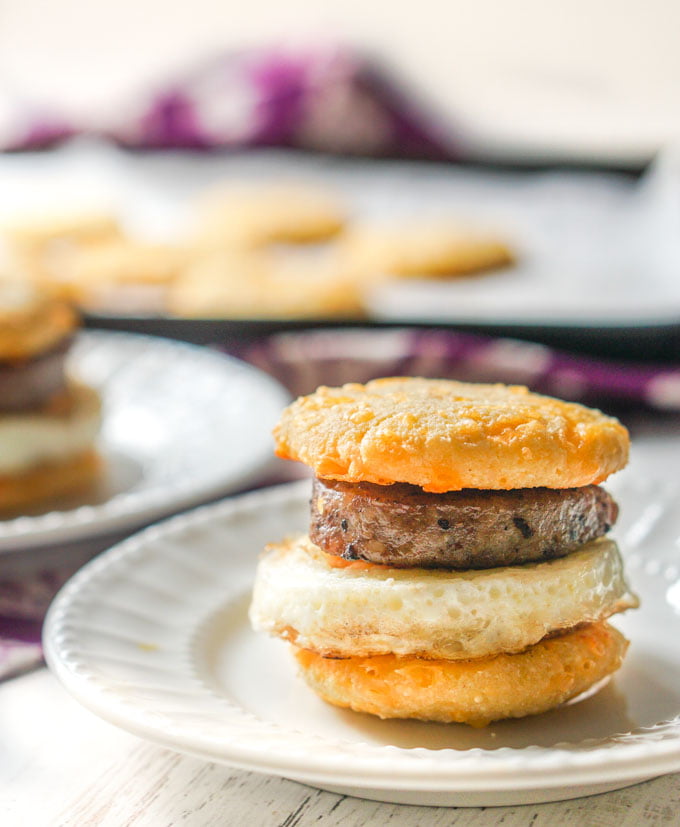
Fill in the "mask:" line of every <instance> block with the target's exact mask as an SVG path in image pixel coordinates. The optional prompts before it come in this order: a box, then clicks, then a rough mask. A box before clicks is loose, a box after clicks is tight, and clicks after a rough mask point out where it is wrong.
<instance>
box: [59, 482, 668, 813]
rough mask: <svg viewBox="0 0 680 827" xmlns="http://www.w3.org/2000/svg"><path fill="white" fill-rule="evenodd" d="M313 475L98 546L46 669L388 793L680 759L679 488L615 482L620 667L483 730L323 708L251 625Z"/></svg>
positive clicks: (204, 753)
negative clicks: (598, 684) (625, 606)
mask: <svg viewBox="0 0 680 827" xmlns="http://www.w3.org/2000/svg"><path fill="white" fill-rule="evenodd" d="M308 486H309V483H308V482H303V483H295V484H293V485H288V486H282V487H280V488H275V489H268V490H265V491H260V492H256V493H254V494H249V495H245V496H243V497H240V498H237V499H234V500H232V501H228V502H224V503H220V504H217V505H215V506H207V507H205V508H203V509H200V510H198V511H196V512H194V513H191V514H185V515H180V516H179V517H175V518H173V519H172V520H169V521H167V522H165V523H163V524H161V525H157V526H153V527H151V528H150V529H147V530H146V531H144V532H143V533H141V534H139V535H138V536H136V537H133V538H131V539H129V540H127V541H126V542H125V543H123V544H121V545H119V546H117V547H116V548H114V549H112V550H111V551H109V552H107V553H105V554H104V555H103V556H102V557H100V558H99V559H97V560H96V561H94V562H93V563H91V564H90V565H88V566H87V567H86V568H85V569H83V570H82V571H81V572H80V573H79V574H78V575H77V576H76V577H75V578H74V579H73V580H72V581H71V582H70V583H69V584H68V585H67V586H66V587H65V588H64V590H63V591H62V592H61V594H60V595H59V596H58V597H57V599H56V601H55V603H54V604H53V606H52V608H51V610H50V613H49V615H48V619H47V623H46V628H45V647H46V654H47V660H48V663H49V665H50V667H51V668H52V669H53V670H54V672H55V673H56V674H57V675H58V676H59V678H60V679H61V680H62V681H63V683H64V684H65V686H66V687H67V688H68V689H69V690H70V691H71V692H72V693H73V694H74V695H75V697H76V698H78V699H79V700H80V701H81V702H82V703H83V704H84V705H86V706H87V707H89V708H90V709H92V710H93V711H94V712H96V713H97V714H99V715H101V716H102V717H103V718H106V719H107V720H109V721H111V722H113V723H115V724H118V725H119V726H121V727H123V728H125V729H127V730H129V731H130V732H133V733H135V734H137V735H139V736H141V737H143V738H148V739H149V740H152V741H154V742H156V743H158V744H162V745H164V746H166V747H169V748H172V749H175V750H178V751H180V752H186V753H189V754H192V755H196V756H200V757H203V758H205V759H207V760H210V761H216V762H223V763H226V764H231V765H234V766H238V767H243V768H247V769H252V770H257V771H260V772H265V773H271V774H275V775H280V776H285V777H287V778H291V779H295V780H298V781H302V782H304V783H307V784H312V785H315V786H319V787H323V788H325V789H329V790H333V791H338V792H343V793H348V794H351V795H357V796H362V797H367V798H375V799H379V800H385V801H394V802H403V803H418V804H439V805H459V806H461V805H470V806H472V805H492V804H514V803H528V802H539V801H548V800H558V799H564V798H573V797H576V796H581V795H586V794H590V793H596V792H603V791H606V790H610V789H615V788H618V787H622V786H626V785H628V784H632V783H635V782H637V781H640V780H643V779H647V778H650V777H652V776H655V775H659V774H662V773H666V772H672V771H676V770H680V659H679V658H678V639H679V636H680V579H679V573H678V565H677V563H673V562H672V555H671V554H669V552H668V551H665V549H666V548H669V549H670V550H671V551H674V549H673V547H672V543H671V542H669V541H670V540H671V539H675V537H677V536H678V534H679V533H680V531H679V528H680V523H679V520H678V517H677V516H676V513H675V512H673V511H672V509H671V503H672V500H673V498H674V497H675V498H677V494H678V489H677V486H670V485H666V484H661V483H659V484H648V485H644V486H631V485H628V484H622V485H620V486H618V490H617V492H616V493H617V497H618V499H619V501H620V503H621V505H622V510H623V514H624V515H626V516H625V519H622V520H621V524H620V526H619V530H618V536H619V538H620V539H622V540H623V545H624V548H627V558H628V568H629V576H630V578H631V580H632V581H633V583H634V586H635V589H636V590H637V591H638V592H639V594H640V596H641V598H642V601H643V604H642V605H643V608H642V609H641V610H640V611H637V612H635V613H629V615H627V616H626V617H623V618H621V619H620V620H619V621H617V625H619V626H620V627H621V628H622V629H623V631H624V632H625V633H626V634H627V635H628V637H629V638H630V639H631V642H632V645H631V649H630V652H629V655H628V657H627V660H626V662H625V665H624V667H623V669H622V670H621V672H620V673H619V674H618V675H617V677H616V678H615V680H613V681H612V682H611V683H610V684H609V685H608V686H606V687H605V688H604V689H603V690H601V691H600V692H599V694H597V695H594V696H592V697H590V698H588V699H586V700H583V701H581V702H580V703H578V704H573V705H571V706H567V707H565V708H563V709H560V710H556V711H554V712H551V713H548V714H545V715H541V716H537V717H534V718H527V719H524V720H519V721H508V722H502V723H499V724H496V725H494V726H491V727H489V728H487V729H484V730H473V729H471V728H468V727H465V726H461V725H436V724H425V723H420V722H416V721H380V720H378V719H376V718H373V717H371V716H367V715H361V714H356V713H352V712H349V711H343V710H339V709H336V708H334V707H331V706H328V705H326V704H324V703H323V702H322V701H320V700H319V699H318V698H317V697H316V696H315V695H314V694H313V693H312V692H311V691H310V690H309V689H307V687H306V686H305V685H304V684H303V683H302V681H301V680H300V679H299V678H298V676H297V674H296V669H295V666H294V663H293V659H292V658H291V656H290V654H289V652H288V651H287V646H286V645H284V644H283V643H282V642H281V641H279V640H272V639H268V638H266V637H264V636H262V635H259V634H255V633H254V632H252V631H251V630H250V628H249V625H248V621H247V616H246V613H247V607H248V602H249V594H250V589H251V585H252V580H253V574H254V569H255V565H256V560H257V556H258V552H259V551H260V550H261V548H262V547H263V546H264V544H265V543H266V542H268V541H271V540H276V539H278V538H281V537H282V536H284V535H285V534H287V533H289V532H291V531H295V530H300V529H304V528H305V527H306V525H307V522H308V499H309V487H308ZM642 541H644V543H645V546H646V551H645V554H644V558H643V557H642V555H640V554H639V553H638V552H637V551H636V550H635V549H636V547H637V545H639V544H640V543H641V542H642ZM643 559H644V563H643V562H642V561H643ZM676 559H677V555H676Z"/></svg>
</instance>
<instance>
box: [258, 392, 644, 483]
mask: <svg viewBox="0 0 680 827" xmlns="http://www.w3.org/2000/svg"><path fill="white" fill-rule="evenodd" d="M274 435H275V440H276V453H277V454H278V456H280V457H283V458H286V459H297V460H300V461H302V462H304V463H306V464H307V465H309V466H310V467H311V468H313V469H314V471H315V472H316V474H317V476H319V477H325V478H330V479H338V480H345V481H347V482H361V481H364V482H373V483H378V484H382V485H389V484H390V483H393V482H408V483H411V484H413V485H419V486H420V487H421V488H423V489H424V490H425V491H434V492H437V491H453V490H460V489H463V488H482V489H509V488H532V487H539V486H543V487H546V488H576V487H578V486H582V485H589V484H591V483H599V482H601V481H602V480H604V479H606V477H608V476H609V475H610V474H612V473H613V472H614V471H617V470H619V469H620V468H623V466H624V465H625V464H626V461H627V458H628V447H629V439H628V432H627V430H626V429H625V428H624V427H623V425H621V423H620V422H618V420H616V419H614V418H612V417H609V416H605V415H604V414H603V413H601V412H600V411H597V410H594V409H590V408H586V407H584V406H583V405H579V404H576V403H570V402H563V401H561V400H558V399H553V398H551V397H547V396H540V395H539V394H535V393H530V392H529V391H528V389H527V388H525V387H522V386H505V385H484V384H469V383H465V382H454V381H448V380H439V379H421V378H403V377H402V378H400V377H394V378H390V379H377V380H375V381H372V382H368V383H367V384H366V385H359V384H349V385H344V386H343V387H340V388H328V387H323V386H322V387H320V388H319V389H318V390H317V391H316V392H315V393H313V394H311V395H309V396H305V397H300V398H299V399H297V400H296V401H295V402H294V403H293V404H292V405H290V406H289V407H288V408H286V410H285V411H284V412H283V415H282V417H281V420H280V422H279V424H278V426H277V427H276V428H275V430H274Z"/></svg>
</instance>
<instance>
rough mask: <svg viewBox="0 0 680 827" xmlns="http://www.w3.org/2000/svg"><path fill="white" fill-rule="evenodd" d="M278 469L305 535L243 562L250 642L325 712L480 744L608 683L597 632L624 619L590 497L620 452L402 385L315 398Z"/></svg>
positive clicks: (545, 412) (505, 407)
mask: <svg viewBox="0 0 680 827" xmlns="http://www.w3.org/2000/svg"><path fill="white" fill-rule="evenodd" d="M275 439H276V452H277V454H278V455H279V456H281V457H284V458H288V459H294V460H299V461H302V462H304V463H306V464H307V465H308V466H310V467H311V468H312V469H313V471H314V473H315V475H316V478H315V480H314V483H313V493H312V500H311V520H310V530H309V533H308V534H307V535H304V536H298V537H291V538H288V539H286V540H285V541H283V542H281V543H279V544H275V545H272V546H270V547H269V548H268V550H267V551H266V553H265V555H264V556H263V557H262V559H261V560H260V563H259V566H258V571H257V576H256V582H255V587H254V592H253V600H252V605H251V609H250V617H251V622H252V624H253V626H254V627H255V628H256V629H258V630H261V631H265V632H268V633H269V634H271V635H275V636H278V637H280V638H282V639H284V640H287V641H289V642H290V643H291V644H292V645H293V647H294V652H295V656H296V658H297V662H298V664H299V666H300V669H301V672H302V675H303V676H304V678H305V680H306V681H307V683H308V684H309V685H310V686H311V687H312V688H313V689H314V690H315V691H316V692H317V693H318V694H319V695H320V696H321V697H322V698H323V699H324V700H326V701H328V702H330V703H332V704H335V705H337V706H341V707H348V708H351V709H354V710H356V711H360V712H368V713H372V714H374V715H378V716H380V717H382V718H417V719H421V720H430V721H443V722H462V723H467V724H471V725H473V726H483V725H485V724H487V723H489V722H490V721H493V720H497V719H501V718H517V717H522V716H525V715H531V714H536V713H540V712H544V711H546V710H549V709H551V708H553V707H556V706H558V705H560V704H562V703H564V702H566V701H568V700H570V699H572V698H574V697H576V696H578V695H581V694H582V693H584V692H586V691H587V690H593V689H595V688H596V687H597V686H598V685H599V684H600V683H601V682H603V681H604V679H606V678H607V677H608V676H609V675H611V674H612V673H613V672H614V671H616V670H617V669H618V668H619V666H620V665H621V662H622V660H623V657H624V655H625V652H626V649H627V646H628V643H627V641H626V640H625V638H624V637H623V635H621V634H620V632H618V631H617V630H616V629H615V628H614V627H613V626H611V625H610V624H609V623H608V622H607V620H608V618H609V617H611V616H612V615H614V614H616V613H617V612H621V611H624V610H626V609H629V608H634V607H635V606H637V603H638V601H637V599H636V597H635V596H634V595H633V594H631V592H630V591H629V589H628V587H627V585H626V582H625V579H624V572H623V565H622V561H621V557H620V555H619V551H618V549H617V547H616V544H615V543H614V542H613V541H612V540H610V539H608V538H607V537H606V534H607V532H608V530H609V529H610V528H611V526H612V524H613V523H614V521H615V520H616V517H617V513H618V508H617V505H616V503H615V502H614V500H613V499H612V498H611V496H610V495H609V494H608V493H607V492H606V491H605V490H604V489H603V488H601V487H600V483H602V482H603V481H604V480H605V479H606V478H607V477H608V476H609V475H610V474H612V473H614V472H615V471H617V470H619V469H620V468H622V467H623V466H624V465H625V464H626V462H627V458H628V447H629V440H628V433H627V431H626V429H625V428H624V427H623V426H622V425H621V424H620V423H619V422H618V421H617V420H616V419H613V418H611V417H608V416H606V415H604V414H603V413H601V412H600V411H596V410H591V409H589V408H586V407H584V406H582V405H578V404H575V403H568V402H563V401H560V400H557V399H552V398H549V397H545V396H540V395H538V394H534V393H530V392H529V391H528V390H527V388H524V387H519V386H510V387H508V386H504V385H483V384H468V383H462V382H454V381H445V380H428V379H420V378H389V379H378V380H375V381H372V382H369V383H367V384H366V385H359V384H349V385H345V386H343V387H341V388H327V387H321V388H319V389H318V390H317V391H316V392H315V393H313V394H311V395H309V396H306V397H301V398H299V399H298V400H296V401H295V402H294V403H293V404H292V405H290V406H289V407H288V408H287V409H286V410H285V411H284V413H283V415H282V418H281V421H280V423H279V425H278V426H277V428H276V429H275Z"/></svg>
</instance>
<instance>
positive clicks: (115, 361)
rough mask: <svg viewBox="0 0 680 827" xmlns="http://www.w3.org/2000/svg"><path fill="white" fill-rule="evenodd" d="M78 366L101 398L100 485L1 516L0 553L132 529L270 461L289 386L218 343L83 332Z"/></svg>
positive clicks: (248, 476) (74, 362)
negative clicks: (214, 346) (214, 347)
mask: <svg viewBox="0 0 680 827" xmlns="http://www.w3.org/2000/svg"><path fill="white" fill-rule="evenodd" d="M69 364H70V368H71V370H72V372H73V373H74V374H75V375H77V376H78V377H80V378H81V379H82V380H83V381H85V382H87V383H88V384H89V385H91V386H93V387H95V388H97V389H98V390H99V391H100V393H101V395H102V399H103V404H104V410H103V425H102V432H101V436H100V439H99V450H100V453H101V454H102V455H103V457H104V460H105V467H104V473H103V475H102V480H101V483H100V485H99V486H98V487H97V488H96V490H93V491H92V492H90V493H88V495H87V499H85V497H83V496H80V497H77V498H69V499H63V500H60V501H58V502H56V501H55V502H53V503H50V505H49V507H48V506H45V509H44V510H43V511H42V512H37V513H33V514H31V515H25V516H20V517H16V518H14V519H6V520H1V521H0V553H1V552H8V551H15V550H17V549H20V548H26V547H36V546H44V545H47V544H49V545H54V546H55V547H56V546H57V544H63V543H66V542H71V541H73V540H77V539H84V538H89V537H95V536H98V535H102V534H108V533H111V532H114V531H121V530H126V529H127V530H130V531H132V530H133V529H134V528H136V527H138V526H140V525H142V524H144V523H149V522H151V521H153V520H155V519H158V518H159V517H161V516H164V515H167V514H170V513H172V512H173V511H178V510H180V509H182V508H186V507H188V506H192V505H196V504H197V503H199V502H202V501H205V500H207V499H209V498H212V497H216V496H218V495H220V494H226V493H228V492H229V491H233V490H235V489H237V488H240V487H243V486H245V485H246V484H248V483H249V482H253V481H255V479H256V478H257V477H258V476H259V475H261V474H263V472H265V470H266V469H267V467H268V465H269V464H270V462H271V455H272V442H271V433H270V432H271V428H272V427H273V425H274V424H275V422H276V420H277V419H278V416H279V413H280V412H281V409H282V408H283V406H284V405H285V404H286V403H287V401H288V394H287V393H286V391H285V390H284V389H283V388H282V387H281V386H280V385H279V384H278V383H277V382H275V381H274V380H273V379H271V378H270V377H269V376H267V375H266V374H264V373H262V372H260V371H259V370H257V369H256V368H253V367H251V366H249V365H246V364H245V363H243V362H240V361H238V360H236V359H232V358H230V357H227V356H223V355H221V354H219V353H216V352H213V351H210V350H207V349H203V348H200V347H196V346H193V345H186V344H182V343H180V342H173V341H171V340H169V339H159V338H152V337H150V336H139V335H135V334H128V333H103V332H83V333H81V334H80V335H79V336H78V339H77V341H76V343H75V345H74V348H73V352H72V355H71V357H70V363H69Z"/></svg>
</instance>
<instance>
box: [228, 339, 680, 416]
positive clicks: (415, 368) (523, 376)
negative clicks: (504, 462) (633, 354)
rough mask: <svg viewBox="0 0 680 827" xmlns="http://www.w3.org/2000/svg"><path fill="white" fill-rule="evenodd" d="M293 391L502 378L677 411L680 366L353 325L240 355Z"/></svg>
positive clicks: (578, 397)
mask: <svg viewBox="0 0 680 827" xmlns="http://www.w3.org/2000/svg"><path fill="white" fill-rule="evenodd" d="M239 355H240V356H241V357H242V358H244V359H246V361H249V362H251V363H252V364H254V365H256V366H257V367H259V368H261V369H262V370H264V371H266V372H267V373H270V374H272V375H273V376H275V377H276V378H277V379H278V380H279V381H280V382H281V383H282V384H284V385H285V386H286V387H287V388H288V389H289V390H290V391H291V393H293V394H296V395H299V394H304V393H310V392H311V391H313V390H314V389H315V388H316V387H317V386H318V385H321V384H325V385H339V384H343V383H344V382H366V381H368V380H369V379H374V378H376V377H379V376H428V377H439V378H444V379H459V380H463V381H469V382H507V383H514V384H523V385H528V386H529V387H530V388H531V389H532V390H534V391H537V392H539V393H544V394H548V395H550V396H558V397H561V398H562V399H569V400H573V401H577V402H583V403H584V404H586V405H595V406H597V407H601V408H605V409H606V408H616V409H620V408H627V407H642V408H647V409H650V410H657V411H680V365H679V366H677V367H674V366H668V365H663V366H661V365H659V366H656V365H649V364H637V363H631V362H618V361H614V360H603V359H595V358H589V357H585V356H578V355H575V354H572V353H567V352H562V351H558V350H554V349H552V348H549V347H547V346H545V345H539V344H534V343H532V342H523V341H519V340H516V339H499V338H492V337H487V336H477V335H473V334H469V333H458V332H454V331H449V330H424V329H416V328H402V329H388V330H376V329H371V328H365V329H361V328H351V329H349V328H348V329H344V330H332V329H331V330H313V331H305V332H301V333H300V332H298V333H295V332H294V333H280V334H277V335H275V336H271V337H269V338H268V339H265V340H263V341H262V342H260V343H258V344H255V345H253V346H251V347H249V348H248V349H246V350H244V351H243V352H241V353H240V354H239Z"/></svg>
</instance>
